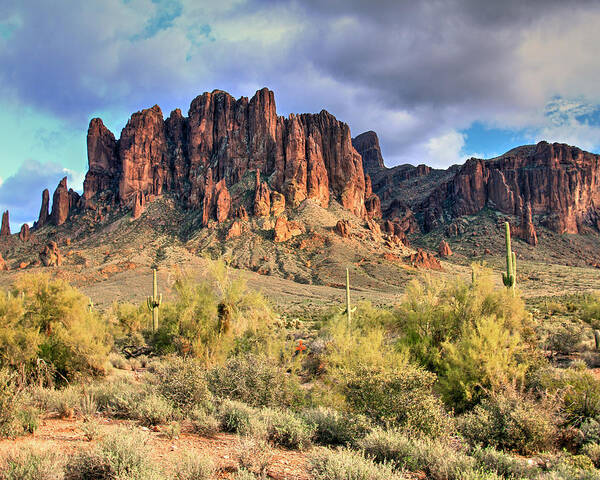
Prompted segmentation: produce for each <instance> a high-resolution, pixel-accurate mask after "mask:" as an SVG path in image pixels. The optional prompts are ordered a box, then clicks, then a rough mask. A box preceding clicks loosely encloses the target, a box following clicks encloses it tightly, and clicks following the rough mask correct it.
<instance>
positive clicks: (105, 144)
mask: <svg viewBox="0 0 600 480" xmlns="http://www.w3.org/2000/svg"><path fill="white" fill-rule="evenodd" d="M87 154H88V165H89V168H88V172H87V174H86V176H85V181H84V183H83V192H84V193H83V204H84V205H85V206H91V205H92V199H94V198H95V197H96V196H97V195H107V196H112V195H114V194H116V193H118V192H117V185H118V180H119V174H120V169H121V163H120V161H119V159H118V156H117V142H116V140H115V136H114V135H113V134H112V132H111V131H110V130H108V128H106V127H105V126H104V123H102V120H100V119H99V118H93V119H92V120H91V121H90V126H89V128H88V133H87ZM43 208H44V207H43V205H42V209H43ZM40 218H41V213H40ZM42 225H43V224H42ZM40 226H41V225H40Z"/></svg>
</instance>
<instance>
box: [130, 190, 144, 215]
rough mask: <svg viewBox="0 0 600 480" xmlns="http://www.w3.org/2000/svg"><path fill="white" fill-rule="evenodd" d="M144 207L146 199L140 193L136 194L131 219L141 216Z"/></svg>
mask: <svg viewBox="0 0 600 480" xmlns="http://www.w3.org/2000/svg"><path fill="white" fill-rule="evenodd" d="M145 207H146V197H145V196H144V194H143V193H142V192H137V193H136V194H135V196H134V197H133V207H132V213H131V218H132V219H134V220H136V219H138V218H140V217H141V216H142V213H144V208H145Z"/></svg>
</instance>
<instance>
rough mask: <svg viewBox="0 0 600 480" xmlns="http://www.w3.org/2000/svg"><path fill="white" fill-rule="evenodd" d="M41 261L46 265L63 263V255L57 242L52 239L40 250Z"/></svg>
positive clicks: (52, 265)
mask: <svg viewBox="0 0 600 480" xmlns="http://www.w3.org/2000/svg"><path fill="white" fill-rule="evenodd" d="M39 257H40V261H41V262H42V264H43V265H44V266H46V267H58V266H60V265H61V264H62V261H63V257H62V255H61V253H60V250H59V249H58V245H57V244H56V242H53V241H50V242H48V243H47V244H46V246H45V247H44V249H43V250H42V251H41V252H40V255H39Z"/></svg>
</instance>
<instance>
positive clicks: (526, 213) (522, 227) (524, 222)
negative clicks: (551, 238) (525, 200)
mask: <svg viewBox="0 0 600 480" xmlns="http://www.w3.org/2000/svg"><path fill="white" fill-rule="evenodd" d="M512 233H513V235H514V236H515V237H518V238H520V239H522V240H525V241H526V242H527V243H528V244H529V245H532V246H534V247H535V246H536V245H537V243H538V239H537V232H536V231H535V226H534V225H533V215H532V213H531V205H529V204H527V206H526V207H525V208H524V209H523V213H522V214H521V222H520V223H519V226H518V227H515V228H513V229H512Z"/></svg>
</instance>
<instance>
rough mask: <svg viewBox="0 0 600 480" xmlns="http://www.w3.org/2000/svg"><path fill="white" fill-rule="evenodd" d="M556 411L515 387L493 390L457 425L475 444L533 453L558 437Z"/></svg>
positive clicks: (525, 453)
mask: <svg viewBox="0 0 600 480" xmlns="http://www.w3.org/2000/svg"><path fill="white" fill-rule="evenodd" d="M556 422H557V417H556V412H555V411H553V410H552V409H550V408H549V407H548V406H546V405H544V404H541V403H539V402H537V401H535V400H533V399H531V398H528V397H527V396H523V395H520V394H518V393H517V392H516V391H515V390H511V389H507V390H505V391H504V392H498V393H494V394H492V395H491V396H490V397H488V398H486V399H485V400H483V401H482V403H481V404H480V405H477V406H476V407H475V408H474V409H473V410H472V411H471V412H469V413H466V414H464V415H463V416H462V417H459V418H458V421H457V427H458V430H459V431H460V432H461V433H462V435H463V436H464V437H465V438H466V439H467V440H468V441H469V442H471V443H472V444H481V445H484V446H488V445H489V446H492V447H495V448H500V449H503V450H512V451H516V452H519V453H521V454H524V455H530V454H533V453H537V452H542V451H545V450H547V449H549V448H551V447H552V446H553V445H554V443H555V440H556V433H557V427H556Z"/></svg>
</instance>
